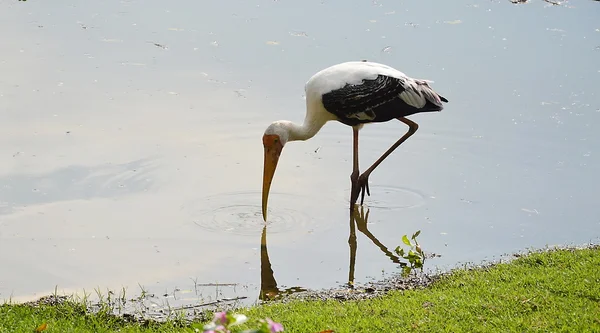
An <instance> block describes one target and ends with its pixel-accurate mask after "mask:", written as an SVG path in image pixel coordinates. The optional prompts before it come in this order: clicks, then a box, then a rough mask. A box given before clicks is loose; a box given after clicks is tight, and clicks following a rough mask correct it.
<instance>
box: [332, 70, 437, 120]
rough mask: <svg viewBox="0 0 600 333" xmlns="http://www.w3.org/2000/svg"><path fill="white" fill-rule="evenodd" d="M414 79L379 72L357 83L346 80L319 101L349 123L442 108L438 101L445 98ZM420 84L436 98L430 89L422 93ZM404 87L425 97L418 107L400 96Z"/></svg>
mask: <svg viewBox="0 0 600 333" xmlns="http://www.w3.org/2000/svg"><path fill="white" fill-rule="evenodd" d="M414 83H415V84H413V85H411V84H407V82H406V81H405V80H402V79H399V78H396V77H391V76H387V75H381V74H380V75H378V76H377V78H375V79H364V80H363V82H362V83H361V84H355V85H352V84H346V85H345V86H344V87H342V88H339V89H336V90H333V91H330V92H328V93H325V94H323V96H322V102H323V106H324V107H325V109H326V110H327V111H329V112H330V113H332V114H334V115H335V116H337V117H338V119H339V120H340V121H341V122H342V123H344V124H347V125H350V126H355V125H358V124H362V123H370V122H384V121H388V120H390V119H394V118H399V117H406V116H409V115H411V114H415V113H418V112H428V111H440V110H442V105H441V102H442V101H443V102H447V100H446V99H445V98H443V97H441V96H439V95H437V94H436V93H435V92H433V90H431V88H429V86H428V85H427V82H426V81H421V80H415V82H414ZM421 85H422V86H424V87H423V88H424V89H429V90H431V93H433V94H434V96H433V97H436V96H437V97H439V99H437V98H431V96H428V95H431V93H430V94H424V93H423V92H422V91H421V87H420V86H421ZM406 90H410V92H412V93H416V94H417V95H418V96H420V97H425V98H426V100H427V103H426V104H425V105H424V106H423V107H422V108H416V107H414V106H412V105H410V104H408V103H406V102H405V101H404V100H403V99H402V98H401V97H400V94H402V93H403V92H404V91H406ZM431 99H434V100H433V101H432V100H431Z"/></svg>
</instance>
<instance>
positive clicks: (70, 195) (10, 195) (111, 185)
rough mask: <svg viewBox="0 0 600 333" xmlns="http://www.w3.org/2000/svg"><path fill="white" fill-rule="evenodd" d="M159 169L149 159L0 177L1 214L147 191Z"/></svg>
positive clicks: (76, 166) (73, 166)
mask: <svg viewBox="0 0 600 333" xmlns="http://www.w3.org/2000/svg"><path fill="white" fill-rule="evenodd" d="M155 168H156V166H155V165H154V164H153V162H152V160H151V159H149V158H145V159H138V160H135V161H131V162H127V163H121V164H107V165H98V166H91V167H88V166H81V165H71V166H68V167H64V168H60V169H57V170H53V171H50V172H47V173H44V174H18V173H15V174H9V175H6V176H4V177H0V184H2V187H0V215H5V214H10V213H13V212H14V211H15V210H17V209H19V208H21V207H27V206H32V205H40V204H48V203H56V202H61V201H69V200H91V199H95V198H112V197H115V196H122V195H127V194H132V193H137V192H141V191H146V190H148V189H149V188H150V187H151V186H152V185H153V184H154V182H153V180H152V178H151V177H149V174H150V173H151V172H152V171H153V170H154V169H155Z"/></svg>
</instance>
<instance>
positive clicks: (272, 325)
mask: <svg viewBox="0 0 600 333" xmlns="http://www.w3.org/2000/svg"><path fill="white" fill-rule="evenodd" d="M267 324H268V326H269V330H270V331H271V333H277V332H283V325H281V324H280V323H276V322H274V321H272V320H271V319H269V318H267Z"/></svg>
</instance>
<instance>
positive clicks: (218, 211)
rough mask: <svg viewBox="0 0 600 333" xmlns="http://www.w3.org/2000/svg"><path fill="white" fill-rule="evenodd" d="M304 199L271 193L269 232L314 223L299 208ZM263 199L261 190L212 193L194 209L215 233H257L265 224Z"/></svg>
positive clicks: (200, 221)
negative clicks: (261, 204)
mask: <svg viewBox="0 0 600 333" xmlns="http://www.w3.org/2000/svg"><path fill="white" fill-rule="evenodd" d="M302 200H306V198H304V197H302V196H297V195H291V194H287V193H276V192H274V193H271V194H270V196H269V209H268V211H267V214H268V216H267V223H266V225H267V229H268V231H269V233H270V234H272V233H283V232H291V231H294V230H302V229H304V230H306V229H307V228H309V227H310V225H311V224H314V223H315V220H314V219H312V218H311V217H310V216H309V215H308V214H307V213H306V212H303V211H301V210H296V208H298V207H300V208H301V207H306V206H305V205H301V202H302ZM260 202H261V193H260V192H259V191H252V192H233V193H223V194H219V195H215V196H210V197H207V198H205V199H204V200H202V202H201V203H200V204H201V205H202V206H204V207H203V208H201V209H199V210H197V211H195V212H193V219H194V223H195V224H196V225H198V226H199V227H201V228H203V229H206V230H210V231H213V232H225V233H232V234H238V235H257V234H259V233H260V232H261V231H262V228H263V227H264V226H265V222H264V221H263V218H262V208H261V206H260ZM292 207H293V208H292Z"/></svg>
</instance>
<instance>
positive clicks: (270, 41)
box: [267, 40, 279, 45]
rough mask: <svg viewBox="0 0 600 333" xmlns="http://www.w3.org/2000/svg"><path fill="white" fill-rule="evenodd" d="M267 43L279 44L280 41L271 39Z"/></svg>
mask: <svg viewBox="0 0 600 333" xmlns="http://www.w3.org/2000/svg"><path fill="white" fill-rule="evenodd" d="M267 45H279V42H277V41H274V40H269V41H267Z"/></svg>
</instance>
